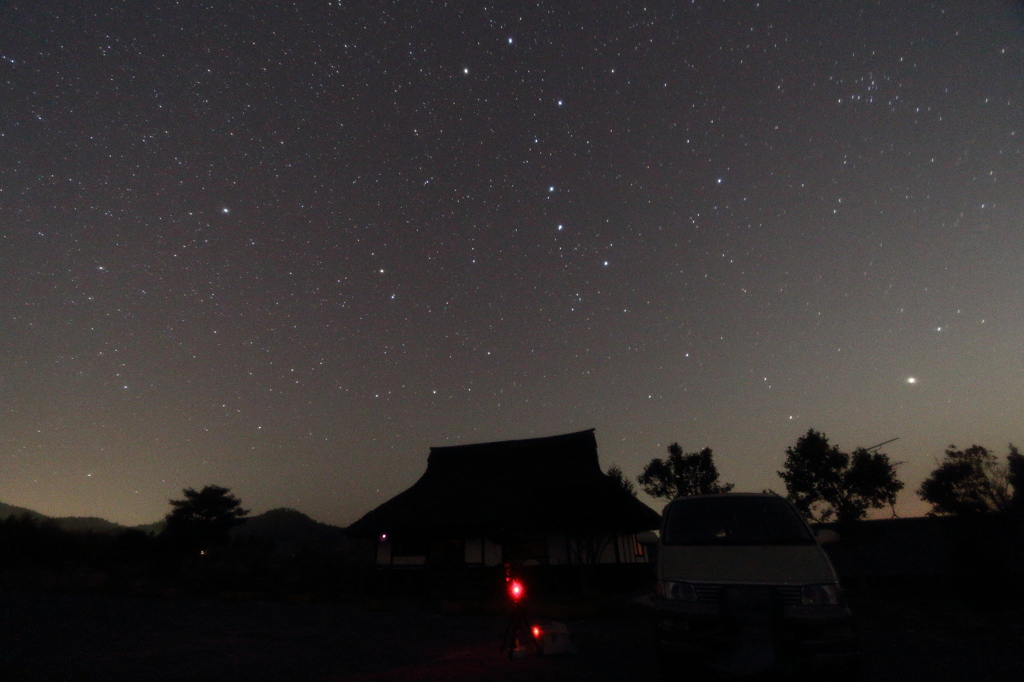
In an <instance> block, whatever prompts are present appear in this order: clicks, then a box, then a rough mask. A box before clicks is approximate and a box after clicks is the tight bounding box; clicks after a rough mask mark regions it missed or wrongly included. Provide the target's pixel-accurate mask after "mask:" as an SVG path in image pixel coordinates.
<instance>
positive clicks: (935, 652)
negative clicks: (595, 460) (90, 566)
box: [0, 591, 1024, 682]
mask: <svg viewBox="0 0 1024 682" xmlns="http://www.w3.org/2000/svg"><path fill="white" fill-rule="evenodd" d="M861 616H862V618H861V634H862V638H863V644H864V653H865V665H864V670H863V679H864V680H865V681H866V682H875V681H888V680H892V681H893V682H896V681H899V682H915V681H917V680H920V681H921V682H924V681H928V682H938V681H942V680H968V679H972V680H1011V679H1013V680H1015V679H1017V678H1018V675H1019V671H1020V670H1022V669H1024V623H1022V620H1024V619H1022V614H1021V612H1020V611H999V612H987V613H986V612H978V611H966V610H960V611H957V612H945V613H941V612H934V611H926V610H923V609H922V608H912V607H908V606H896V605H893V604H879V603H876V604H873V605H871V607H870V608H862V609H861ZM505 623H506V621H505V619H504V618H502V617H500V616H481V615H445V614H441V613H439V612H438V610H437V609H436V608H431V607H430V606H429V605H426V604H425V603H423V602H414V601H410V602H361V603H358V604H353V605H339V604H303V603H293V602H268V601H246V602H236V601H222V600H213V599H207V600H200V599H192V598H167V599H161V598H145V597H117V596H97V595H75V594H61V593H41V592H7V591H5V592H0V679H3V680H24V681H26V682H29V681H33V680H69V681H78V680H82V681H92V680H96V681H99V680H103V681H104V682H114V681H117V680H126V681H127V680H150V681H159V680H176V681H177V680H190V681H202V680H217V681H218V682H228V681H231V680H246V681H253V680H310V681H321V680H323V681H329V680H467V681H468V680H552V681H554V680H657V679H658V675H657V671H656V667H655V665H654V662H653V646H652V632H653V623H652V621H651V619H650V618H649V617H644V616H643V615H642V614H639V613H638V614H636V615H633V616H621V617H616V618H610V617H609V618H592V619H586V620H574V621H569V622H568V625H569V627H570V630H571V632H572V633H573V637H574V641H575V643H576V646H577V649H578V653H577V654H575V655H565V656H557V657H555V656H552V657H537V656H531V657H529V658H526V659H522V660H516V661H509V660H508V659H507V658H505V657H502V656H500V655H499V654H498V646H499V644H500V641H501V636H502V632H503V630H504V627H505Z"/></svg>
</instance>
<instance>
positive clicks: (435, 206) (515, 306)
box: [0, 0, 1024, 524]
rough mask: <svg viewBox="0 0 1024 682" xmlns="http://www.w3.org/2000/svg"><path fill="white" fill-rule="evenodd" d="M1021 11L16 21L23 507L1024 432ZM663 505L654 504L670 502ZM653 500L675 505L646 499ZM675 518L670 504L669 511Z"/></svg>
mask: <svg viewBox="0 0 1024 682" xmlns="http://www.w3.org/2000/svg"><path fill="white" fill-rule="evenodd" d="M1022 29H1024V18H1022V11H1021V6H1020V4H1019V3H1013V2H1010V1H1009V0H977V1H972V2H962V1H958V0H949V1H945V2H943V1H939V2H923V1H915V0H908V1H906V2H884V1H854V0H849V1H845V2H839V1H833V2H788V1H783V0H765V1H762V2H753V1H741V0H731V1H723V0H699V1H697V2H689V1H688V0H675V1H672V2H661V1H654V2H649V3H646V5H645V3H640V2H605V1H603V0H597V2H592V3H568V2H566V3H558V2H552V3H547V2H540V3H474V2H466V3H460V2H451V3H441V2H434V3H428V2H410V1H406V2H383V1H374V0H360V1H359V2H328V1H326V0H317V1H315V2H314V1H312V0H308V1H307V0H296V1H295V2H281V3H265V2H240V1H233V0H216V1H215V2H213V1H211V2H205V3H204V2H194V3H193V2H169V1H163V0H157V1H155V2H144V3H143V2H116V3H113V2H112V3H108V4H103V3H97V2H87V3H70V2H60V1H57V0H33V1H29V0H20V1H14V2H4V3H2V5H0V292H2V295H0V410H2V417H0V500H2V501H4V502H7V503H10V504H17V505H21V506H27V507H31V508H34V509H37V510H39V511H41V512H43V513H47V514H51V515H58V516H59V515H83V516H84V515H96V516H103V517H106V518H109V519H111V520H114V521H119V522H122V523H143V522H150V521H154V520H157V519H158V518H160V517H161V516H162V515H163V514H164V513H166V512H167V510H168V505H167V500H168V498H170V497H174V496H180V492H181V489H182V488H183V487H186V486H192V487H199V486H202V485H205V484H207V483H213V482H216V483H218V484H221V485H226V486H229V487H230V488H231V489H232V490H233V491H234V492H235V493H236V494H237V495H238V496H239V497H241V498H242V500H243V502H244V503H245V504H246V506H247V507H250V508H252V509H253V510H254V511H256V512H261V511H265V510H267V509H270V508H273V507H280V506H289V507H295V508H297V509H299V510H301V511H304V512H306V513H307V514H310V515H311V516H313V517H314V518H317V519H318V520H321V521H325V522H329V523H336V524H347V523H350V522H351V521H353V520H355V519H356V518H358V517H359V516H361V515H362V514H363V513H365V512H366V511H368V510H369V509H371V508H372V507H374V506H376V505H377V504H379V503H381V502H383V501H385V500H386V499H388V498H390V497H391V496H393V495H394V494H396V493H398V492H400V491H401V490H403V489H405V488H406V487H408V486H409V485H411V484H412V483H413V482H414V481H415V480H416V479H417V478H418V477H419V476H420V475H421V474H422V472H423V470H424V468H425V466H426V457H427V454H428V452H429V448H430V446H440V445H453V444H460V443H472V442H481V441H490V440H504V439H512V438H529V437H537V436H547V435H553V434H558V433H565V432H569V431H577V430H582V429H586V428H592V427H593V428H596V434H597V440H598V446H599V454H600V458H601V463H602V466H603V467H605V468H607V467H608V466H609V465H610V464H612V463H617V464H619V465H620V466H621V467H622V468H623V469H624V470H625V472H626V473H627V474H628V475H630V476H636V474H638V473H639V472H640V470H641V468H642V466H643V464H644V463H646V462H647V461H649V460H650V459H651V458H653V457H659V456H664V454H665V448H666V446H667V445H668V444H669V443H672V442H676V441H678V442H679V443H680V445H682V446H683V448H684V450H687V451H692V450H696V449H699V448H701V447H704V446H709V447H711V448H713V449H714V452H715V457H716V461H717V464H718V466H719V469H720V471H721V472H722V475H723V478H724V479H725V480H728V481H735V482H736V483H737V489H738V490H761V489H763V488H767V487H771V488H774V489H776V490H780V491H781V490H784V487H783V485H782V483H781V481H780V480H779V479H778V477H777V476H776V475H775V472H776V471H777V470H778V469H780V468H781V466H782V462H783V460H784V457H785V448H786V447H787V446H788V445H791V444H793V443H794V442H795V441H796V439H797V438H798V437H799V436H800V435H801V434H803V433H805V432H806V431H807V429H808V428H815V429H818V430H823V431H825V432H826V433H827V434H828V435H829V436H830V438H831V439H832V441H833V442H834V443H837V444H838V445H839V446H840V447H842V448H843V449H845V450H851V449H853V448H854V447H857V446H870V445H874V444H876V443H879V442H882V441H885V440H888V439H890V438H895V437H899V439H900V440H898V441H896V442H895V443H892V444H890V445H888V446H886V447H885V449H884V451H885V452H888V454H889V455H890V456H891V457H892V458H893V459H894V460H896V461H900V462H903V464H902V465H901V466H900V467H899V474H900V477H901V478H902V479H903V480H904V481H905V482H906V483H907V489H906V490H905V491H904V492H903V493H902V495H901V501H900V504H899V506H898V508H899V510H900V512H901V513H903V514H908V515H911V514H920V513H922V512H923V511H925V509H926V507H925V506H924V505H923V504H922V503H921V502H920V501H919V500H918V499H917V496H916V495H915V494H914V492H913V491H914V489H915V488H916V487H917V485H918V484H919V483H920V481H921V480H922V479H923V478H924V477H925V476H926V475H927V474H928V472H929V471H930V470H931V469H932V468H934V466H935V459H936V458H937V457H941V455H942V452H943V450H944V448H945V447H946V446H947V445H949V444H951V443H955V444H957V445H958V446H961V447H966V446H968V445H970V444H972V443H979V444H982V445H986V446H988V447H990V448H993V449H994V450H995V451H996V452H997V453H998V454H999V455H1000V456H1002V455H1003V454H1005V452H1006V446H1007V443H1009V442H1016V443H1019V444H1020V445H1024V420H1022V418H1021V416H1022V406H1024V400H1022V398H1024V300H1022V295H1024V153H1022V150H1024V144H1022V137H1024V30H1022ZM642 497H643V496H642ZM644 499H648V501H649V498H644ZM654 506H655V507H656V508H657V509H659V510H660V508H661V504H660V503H656V504H654Z"/></svg>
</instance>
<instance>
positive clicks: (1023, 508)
mask: <svg viewBox="0 0 1024 682" xmlns="http://www.w3.org/2000/svg"><path fill="white" fill-rule="evenodd" d="M1006 468H1007V474H1008V478H1009V479H1010V486H1011V487H1012V488H1013V497H1011V498H1010V508H1011V509H1013V510H1015V511H1018V512H1024V455H1022V454H1020V453H1019V452H1017V448H1016V447H1015V446H1014V445H1013V443H1010V454H1008V455H1007V456H1006Z"/></svg>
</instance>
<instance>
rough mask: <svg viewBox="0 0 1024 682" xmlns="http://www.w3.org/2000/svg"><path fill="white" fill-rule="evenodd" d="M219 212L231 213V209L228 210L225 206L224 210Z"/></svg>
mask: <svg viewBox="0 0 1024 682" xmlns="http://www.w3.org/2000/svg"><path fill="white" fill-rule="evenodd" d="M220 212H221V213H231V209H230V208H228V207H227V206H225V207H224V208H222V209H220Z"/></svg>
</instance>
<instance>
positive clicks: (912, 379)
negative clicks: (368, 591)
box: [907, 377, 917, 384]
mask: <svg viewBox="0 0 1024 682" xmlns="http://www.w3.org/2000/svg"><path fill="white" fill-rule="evenodd" d="M907 383H908V384H916V383H917V377H907Z"/></svg>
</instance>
